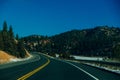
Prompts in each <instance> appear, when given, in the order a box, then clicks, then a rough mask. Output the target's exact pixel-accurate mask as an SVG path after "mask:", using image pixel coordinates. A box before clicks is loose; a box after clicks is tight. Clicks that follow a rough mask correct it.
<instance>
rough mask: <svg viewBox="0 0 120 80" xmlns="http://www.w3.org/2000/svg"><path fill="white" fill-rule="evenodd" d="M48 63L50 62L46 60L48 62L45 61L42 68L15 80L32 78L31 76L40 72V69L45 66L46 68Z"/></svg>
mask: <svg viewBox="0 0 120 80" xmlns="http://www.w3.org/2000/svg"><path fill="white" fill-rule="evenodd" d="M49 63H50V60H49V59H48V61H47V62H46V63H45V64H43V65H42V66H40V67H38V68H36V69H34V70H33V71H31V72H29V73H27V74H25V75H24V76H22V77H20V78H18V79H17V80H26V79H27V78H29V77H30V76H32V75H33V74H35V73H37V72H38V71H40V70H41V69H43V68H44V67H45V66H47V65H48V64H49Z"/></svg>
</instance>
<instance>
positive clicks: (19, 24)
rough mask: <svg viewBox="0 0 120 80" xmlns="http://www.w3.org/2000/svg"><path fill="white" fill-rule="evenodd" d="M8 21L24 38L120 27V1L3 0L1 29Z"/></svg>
mask: <svg viewBox="0 0 120 80" xmlns="http://www.w3.org/2000/svg"><path fill="white" fill-rule="evenodd" d="M4 21H7V24H8V26H10V25H12V27H13V30H14V32H15V34H18V35H19V36H21V37H23V36H28V35H32V34H38V35H47V36H52V35H55V34H59V33H62V32H66V31H70V30H73V29H80V30H81V29H88V28H94V27H95V26H102V25H108V26H110V27H111V26H114V27H120V0H0V29H2V26H3V22H4Z"/></svg>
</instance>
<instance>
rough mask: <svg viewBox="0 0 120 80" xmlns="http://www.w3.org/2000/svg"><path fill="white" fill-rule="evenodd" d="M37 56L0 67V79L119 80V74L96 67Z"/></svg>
mask: <svg viewBox="0 0 120 80" xmlns="http://www.w3.org/2000/svg"><path fill="white" fill-rule="evenodd" d="M39 56H40V59H39V60H36V61H34V62H33V61H30V63H25V64H21V65H16V66H14V67H9V68H5V69H0V80H120V75H117V74H114V73H111V72H108V71H104V70H101V69H98V68H94V67H90V66H87V65H84V64H80V63H74V62H68V61H64V60H57V59H52V58H49V57H47V56H44V55H40V54H39Z"/></svg>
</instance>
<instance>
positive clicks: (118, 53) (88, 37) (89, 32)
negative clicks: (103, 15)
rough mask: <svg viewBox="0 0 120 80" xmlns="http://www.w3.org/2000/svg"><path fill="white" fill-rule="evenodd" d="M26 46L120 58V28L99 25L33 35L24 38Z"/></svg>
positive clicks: (63, 55)
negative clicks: (59, 32) (51, 34)
mask: <svg viewBox="0 0 120 80" xmlns="http://www.w3.org/2000/svg"><path fill="white" fill-rule="evenodd" d="M22 40H24V44H25V46H26V48H28V49H29V50H31V51H40V52H44V53H48V54H50V55H54V54H55V53H58V54H61V56H62V57H68V56H69V55H70V54H74V55H83V56H102V57H108V58H117V59H119V58H120V28H115V27H108V26H98V27H95V28H93V29H84V30H72V31H68V32H65V33H61V34H58V35H55V36H51V37H44V36H38V35H32V36H28V37H24V38H22Z"/></svg>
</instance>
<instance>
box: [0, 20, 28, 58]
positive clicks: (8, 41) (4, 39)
mask: <svg viewBox="0 0 120 80" xmlns="http://www.w3.org/2000/svg"><path fill="white" fill-rule="evenodd" d="M0 50H2V51H5V52H7V53H9V54H11V55H13V56H16V57H18V58H24V57H26V51H25V49H24V45H23V42H22V41H21V40H19V39H18V35H17V37H16V38H15V37H14V33H13V29H12V26H11V25H10V27H9V29H8V26H7V23H6V21H5V22H4V23H3V29H2V30H0Z"/></svg>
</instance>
